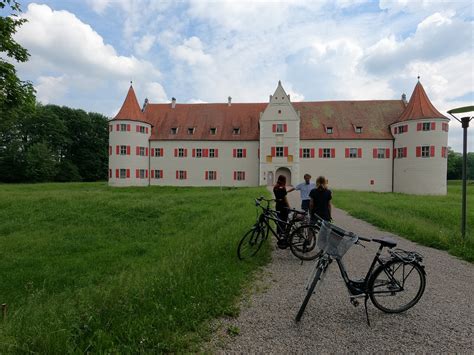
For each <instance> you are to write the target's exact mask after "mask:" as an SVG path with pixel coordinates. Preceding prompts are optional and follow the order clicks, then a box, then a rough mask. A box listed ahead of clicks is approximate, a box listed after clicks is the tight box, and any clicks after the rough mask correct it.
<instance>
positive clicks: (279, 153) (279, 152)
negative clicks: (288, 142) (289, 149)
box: [275, 147, 285, 158]
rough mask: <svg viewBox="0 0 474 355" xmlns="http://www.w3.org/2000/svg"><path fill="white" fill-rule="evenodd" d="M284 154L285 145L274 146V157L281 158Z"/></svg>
mask: <svg viewBox="0 0 474 355" xmlns="http://www.w3.org/2000/svg"><path fill="white" fill-rule="evenodd" d="M284 156H285V147H275V158H283V157H284Z"/></svg>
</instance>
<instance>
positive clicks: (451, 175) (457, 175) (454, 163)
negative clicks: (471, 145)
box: [447, 147, 462, 180]
mask: <svg viewBox="0 0 474 355" xmlns="http://www.w3.org/2000/svg"><path fill="white" fill-rule="evenodd" d="M461 175H462V154H461V153H456V152H455V151H454V150H452V149H451V147H448V172H447V178H448V180H460V179H461V178H462V176H461Z"/></svg>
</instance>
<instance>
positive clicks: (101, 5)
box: [87, 0, 112, 14]
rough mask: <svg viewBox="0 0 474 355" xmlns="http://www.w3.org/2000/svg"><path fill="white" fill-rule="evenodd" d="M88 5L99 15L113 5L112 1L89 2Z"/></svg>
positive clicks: (91, 0)
mask: <svg viewBox="0 0 474 355" xmlns="http://www.w3.org/2000/svg"><path fill="white" fill-rule="evenodd" d="M87 3H88V4H89V6H91V7H92V10H94V11H95V12H97V13H98V14H102V13H104V11H105V9H106V8H107V7H109V5H110V4H111V3H112V0H87Z"/></svg>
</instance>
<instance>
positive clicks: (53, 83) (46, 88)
mask: <svg viewBox="0 0 474 355" xmlns="http://www.w3.org/2000/svg"><path fill="white" fill-rule="evenodd" d="M35 89H36V98H37V100H38V101H40V102H41V103H43V104H49V103H51V102H55V101H56V100H58V99H59V98H61V97H62V96H63V95H64V94H65V93H66V92H67V89H68V88H67V82H66V80H65V76H64V75H62V76H58V77H54V76H40V77H39V78H38V80H37V84H36V85H35Z"/></svg>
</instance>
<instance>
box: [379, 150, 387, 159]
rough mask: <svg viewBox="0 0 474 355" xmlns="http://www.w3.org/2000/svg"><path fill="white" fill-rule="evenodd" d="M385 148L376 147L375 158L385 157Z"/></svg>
mask: <svg viewBox="0 0 474 355" xmlns="http://www.w3.org/2000/svg"><path fill="white" fill-rule="evenodd" d="M385 151H386V148H377V159H385V158H386V157H385Z"/></svg>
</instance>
